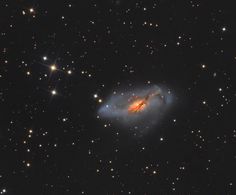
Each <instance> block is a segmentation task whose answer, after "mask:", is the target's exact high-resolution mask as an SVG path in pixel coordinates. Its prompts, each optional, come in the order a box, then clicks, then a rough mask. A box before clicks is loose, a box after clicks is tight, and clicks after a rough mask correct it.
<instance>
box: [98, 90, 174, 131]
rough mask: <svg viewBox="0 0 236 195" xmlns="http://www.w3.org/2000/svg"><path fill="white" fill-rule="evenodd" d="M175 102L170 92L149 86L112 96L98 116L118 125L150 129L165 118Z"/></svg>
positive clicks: (122, 91) (100, 109) (123, 91)
mask: <svg viewBox="0 0 236 195" xmlns="http://www.w3.org/2000/svg"><path fill="white" fill-rule="evenodd" d="M172 102H173V95H172V93H171V92H170V90H167V89H166V88H165V87H159V86H157V85H152V86H150V85H148V86H145V87H141V88H135V89H132V90H127V89H125V90H121V91H119V92H117V93H115V94H112V95H111V96H110V97H109V98H108V99H107V100H106V101H105V102H104V104H103V105H102V106H101V107H100V108H99V110H98V115H99V116H100V117H101V118H103V119H107V120H110V121H112V122H115V123H116V124H119V125H122V126H127V127H134V128H136V129H149V128H151V127H153V126H155V125H156V124H157V123H158V122H159V121H160V119H161V118H162V117H163V116H164V114H165V113H166V112H167V110H168V109H169V108H170V106H171V104H172Z"/></svg>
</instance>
